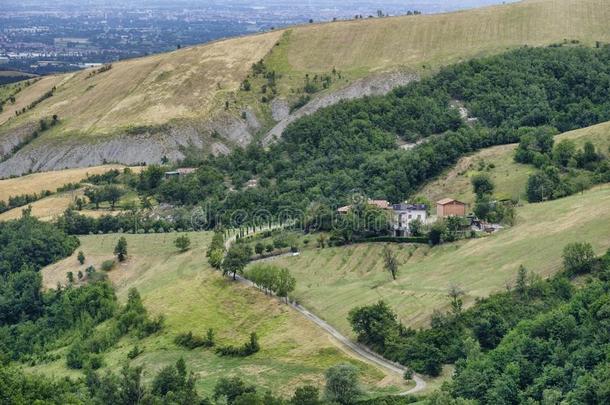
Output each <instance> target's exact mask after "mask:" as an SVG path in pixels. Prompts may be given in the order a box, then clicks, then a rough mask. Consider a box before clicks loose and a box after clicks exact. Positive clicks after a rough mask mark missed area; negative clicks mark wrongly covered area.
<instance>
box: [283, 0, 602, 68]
mask: <svg viewBox="0 0 610 405" xmlns="http://www.w3.org/2000/svg"><path fill="white" fill-rule="evenodd" d="M608 21H610V3H609V2H608V1H606V0H525V1H523V2H519V3H515V4H509V5H500V6H492V7H485V8H480V9H475V10H467V11H462V12H455V13H447V14H436V15H434V14H433V15H420V16H404V17H395V18H384V19H370V20H365V21H346V22H337V23H331V24H322V25H312V26H302V27H297V28H295V29H293V30H292V33H291V35H290V40H289V43H288V47H287V49H286V56H285V58H286V62H287V66H289V68H290V69H291V70H294V71H309V72H328V71H330V70H332V69H333V67H334V68H336V69H338V70H340V71H347V72H349V71H361V72H362V71H377V70H383V69H387V68H391V67H404V68H409V69H416V70H421V69H422V68H423V66H422V65H423V64H425V65H427V68H435V67H438V66H441V65H447V64H450V63H455V62H458V61H462V60H465V59H468V58H472V57H476V56H480V55H482V54H488V53H495V52H502V51H504V50H506V49H507V48H512V47H515V46H521V45H528V46H540V45H545V44H550V43H554V42H560V41H563V39H568V40H579V41H581V42H583V43H585V44H588V45H591V44H594V41H596V40H597V41H610V30H608Z"/></svg>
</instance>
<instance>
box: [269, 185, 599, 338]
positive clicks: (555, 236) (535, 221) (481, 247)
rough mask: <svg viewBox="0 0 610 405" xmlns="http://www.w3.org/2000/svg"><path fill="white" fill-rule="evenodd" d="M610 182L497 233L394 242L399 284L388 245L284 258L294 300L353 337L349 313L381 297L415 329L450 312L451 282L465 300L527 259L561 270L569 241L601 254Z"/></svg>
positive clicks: (536, 266)
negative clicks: (388, 260) (388, 266)
mask: <svg viewBox="0 0 610 405" xmlns="http://www.w3.org/2000/svg"><path fill="white" fill-rule="evenodd" d="M609 207H610V185H604V186H602V187H597V188H595V189H593V190H590V191H587V192H585V193H584V194H582V195H580V194H579V195H574V196H571V197H567V198H564V199H561V200H556V201H550V202H545V203H543V204H529V205H526V206H523V207H520V208H519V209H518V219H517V224H516V225H515V226H514V227H512V228H510V229H506V230H503V231H501V232H499V233H497V234H495V235H491V236H487V237H484V238H480V239H471V240H464V241H460V242H458V243H452V244H447V245H442V246H439V247H434V248H430V247H429V246H427V245H407V244H405V245H391V246H392V247H393V248H394V249H396V250H397V252H398V253H399V261H400V271H399V276H398V279H397V280H396V281H392V279H391V276H390V274H389V273H387V272H386V271H385V270H384V267H383V257H382V249H383V244H382V243H369V244H357V245H352V246H347V247H334V248H325V249H306V250H304V251H303V252H302V253H301V254H300V255H299V256H297V257H282V258H279V259H277V260H275V261H273V263H274V264H277V265H279V266H285V267H287V268H289V269H290V271H291V272H292V273H293V274H294V275H295V277H296V278H297V280H298V281H297V288H296V292H295V294H294V295H295V297H296V298H297V299H298V300H299V301H300V302H301V303H302V304H303V305H304V306H305V307H307V308H309V309H310V310H312V311H313V312H314V313H316V314H317V315H318V316H320V317H322V318H324V319H325V320H327V321H328V322H330V323H331V324H332V325H334V326H335V327H338V328H339V329H340V330H341V331H342V332H344V333H346V334H351V333H352V332H351V328H350V326H349V324H348V321H347V315H348V312H349V311H350V310H351V309H352V308H354V307H357V306H360V305H365V304H371V303H374V302H376V301H378V300H380V299H383V300H385V301H386V302H388V303H389V304H390V305H391V306H392V308H393V309H394V310H395V311H396V312H397V314H398V316H399V318H400V320H401V321H402V322H403V323H404V324H405V325H408V326H413V327H421V326H426V325H427V323H428V320H429V318H430V315H431V314H432V312H433V311H434V310H437V309H439V310H446V309H448V307H449V305H448V303H449V300H448V298H447V291H448V288H449V287H450V286H451V285H457V286H459V287H461V288H462V289H464V290H465V293H466V295H465V304H466V305H470V304H472V303H473V301H474V299H475V298H476V297H485V296H488V295H489V294H490V293H492V292H494V291H500V290H503V289H504V288H505V286H506V283H512V282H513V281H514V279H515V276H516V274H517V269H518V267H519V265H521V264H523V265H524V266H525V267H526V268H527V269H528V270H531V271H533V272H535V273H537V274H540V275H541V276H549V275H551V274H553V273H555V272H556V271H558V270H559V269H560V268H561V260H562V259H561V254H562V250H563V248H564V246H565V245H566V244H568V243H570V242H579V241H584V242H590V243H591V244H592V245H593V246H594V248H595V250H596V251H597V252H598V253H602V252H604V251H605V250H606V249H608V248H609V247H610V209H609Z"/></svg>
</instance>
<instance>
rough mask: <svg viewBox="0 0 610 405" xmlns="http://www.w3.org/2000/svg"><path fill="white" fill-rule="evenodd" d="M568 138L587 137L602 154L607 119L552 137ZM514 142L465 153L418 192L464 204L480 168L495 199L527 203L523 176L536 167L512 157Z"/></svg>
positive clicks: (609, 139) (579, 141)
mask: <svg viewBox="0 0 610 405" xmlns="http://www.w3.org/2000/svg"><path fill="white" fill-rule="evenodd" d="M563 139H571V140H573V141H574V142H575V144H576V145H577V146H578V147H579V148H582V146H583V145H584V143H585V142H587V141H591V142H592V143H593V144H594V145H595V147H596V148H597V149H598V150H599V151H601V152H602V153H604V154H607V152H608V151H610V149H609V148H610V122H606V123H602V124H599V125H594V126H591V127H587V128H583V129H578V130H575V131H570V132H565V133H563V134H559V135H557V136H556V137H555V142H560V141H561V140H563ZM516 147H517V145H514V144H513V145H501V146H494V147H491V148H486V149H483V150H481V151H479V152H477V153H474V154H472V155H470V156H466V157H464V158H462V159H460V160H459V162H458V163H457V164H456V165H455V166H454V167H453V168H451V169H450V170H448V171H447V172H446V173H444V174H443V175H441V176H439V178H438V179H436V180H434V181H431V182H429V183H428V184H426V186H425V187H423V188H422V189H421V190H420V194H422V195H424V196H426V197H427V198H428V199H429V200H430V201H438V200H440V199H441V198H445V197H448V196H449V197H451V198H456V199H458V200H460V201H463V202H465V203H468V204H472V203H474V199H475V196H474V193H473V192H472V185H471V183H470V181H471V178H472V177H473V176H475V175H477V174H479V173H481V172H485V173H487V174H489V175H490V176H491V178H492V180H493V182H494V184H495V185H496V195H495V197H496V198H498V199H505V198H512V199H515V200H520V201H521V202H523V203H527V200H526V199H525V186H526V184H527V178H528V177H529V175H530V174H532V173H533V172H535V171H536V168H535V167H534V166H532V165H524V164H521V163H516V162H515V161H514V159H513V158H514V152H515V148H516Z"/></svg>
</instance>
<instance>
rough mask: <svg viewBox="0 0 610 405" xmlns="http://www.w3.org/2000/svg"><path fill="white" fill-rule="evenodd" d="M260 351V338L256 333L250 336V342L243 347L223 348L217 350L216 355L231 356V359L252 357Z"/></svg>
mask: <svg viewBox="0 0 610 405" xmlns="http://www.w3.org/2000/svg"><path fill="white" fill-rule="evenodd" d="M259 350H260V345H259V344H258V336H257V335H256V333H255V332H252V333H251V334H250V340H249V341H248V342H246V343H244V345H243V346H242V347H236V346H230V345H229V346H221V347H219V348H217V349H216V353H217V354H218V355H220V356H231V357H246V356H250V355H252V354H254V353H256V352H258V351H259Z"/></svg>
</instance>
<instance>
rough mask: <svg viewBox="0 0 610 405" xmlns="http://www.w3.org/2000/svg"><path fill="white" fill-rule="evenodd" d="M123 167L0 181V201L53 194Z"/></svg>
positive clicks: (73, 171)
mask: <svg viewBox="0 0 610 405" xmlns="http://www.w3.org/2000/svg"><path fill="white" fill-rule="evenodd" d="M125 167H126V166H123V165H103V166H92V167H82V168H76V169H66V170H57V171H53V172H42V173H34V174H29V175H27V176H21V177H14V178H10V179H6V180H0V201H7V200H8V199H9V197H13V196H17V195H22V194H34V193H40V192H41V191H45V190H49V191H52V192H55V191H56V190H57V188H59V187H61V186H64V185H66V184H68V183H78V182H80V181H81V180H84V179H85V178H87V177H88V176H90V175H94V174H102V173H106V172H107V171H109V170H113V169H117V170H123V169H124V168H125ZM131 170H134V171H139V170H141V167H132V168H131Z"/></svg>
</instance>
